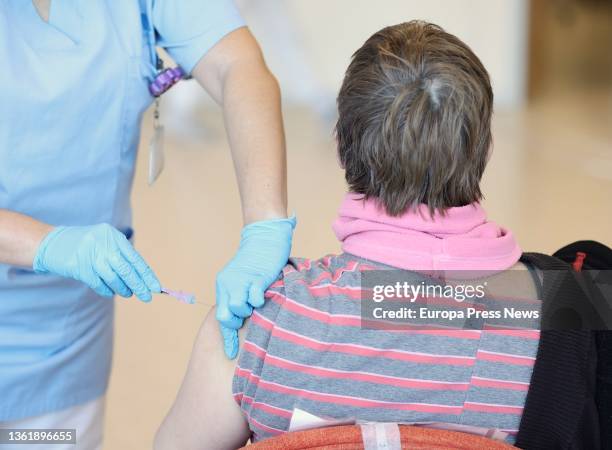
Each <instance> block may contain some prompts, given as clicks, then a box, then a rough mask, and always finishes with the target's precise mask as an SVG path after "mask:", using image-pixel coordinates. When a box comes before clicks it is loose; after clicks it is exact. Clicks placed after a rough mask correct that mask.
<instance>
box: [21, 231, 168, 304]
mask: <svg viewBox="0 0 612 450" xmlns="http://www.w3.org/2000/svg"><path fill="white" fill-rule="evenodd" d="M33 267H34V270H35V271H36V272H39V273H53V274H56V275H60V276H63V277H69V278H74V279H75V280H79V281H82V282H83V283H85V284H86V285H88V286H89V287H90V288H91V289H93V290H94V291H95V292H96V293H98V294H99V295H102V296H104V297H112V296H113V295H114V294H118V295H121V296H122V297H131V296H132V294H134V295H136V296H137V297H138V298H139V299H140V300H142V301H144V302H149V301H151V298H152V297H151V293H152V292H160V291H161V285H160V284H159V280H158V279H157V277H156V276H155V274H154V273H153V271H152V270H151V268H150V267H149V266H148V265H147V263H146V262H145V261H144V259H142V257H141V256H140V255H139V254H138V252H137V251H136V250H135V249H134V247H132V244H130V242H129V241H128V240H127V238H126V237H125V235H124V234H123V233H121V232H120V231H118V230H117V229H116V228H114V227H112V226H110V225H107V224H100V225H93V226H87V227H57V228H54V229H53V230H52V231H51V232H50V233H49V234H48V235H47V236H46V237H45V238H44V239H43V241H42V242H41V244H40V246H39V247H38V251H37V253H36V256H35V258H34V264H33Z"/></svg>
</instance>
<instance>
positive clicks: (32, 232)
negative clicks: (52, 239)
mask: <svg viewBox="0 0 612 450" xmlns="http://www.w3.org/2000/svg"><path fill="white" fill-rule="evenodd" d="M52 229H53V227H52V226H51V225H47V224H46V223H43V222H39V221H38V220H35V219H33V218H31V217H29V216H26V215H23V214H19V213H16V212H13V211H9V210H6V209H0V263H2V264H10V265H13V266H22V267H32V264H33V262H34V257H35V256H36V251H37V250H38V246H39V245H40V243H41V242H42V240H43V239H44V237H45V236H46V235H47V234H48V233H49V232H50V231H51V230H52Z"/></svg>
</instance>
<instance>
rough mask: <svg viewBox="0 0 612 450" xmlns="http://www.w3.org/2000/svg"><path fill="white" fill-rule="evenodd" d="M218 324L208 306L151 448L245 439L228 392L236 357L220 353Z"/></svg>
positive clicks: (220, 445) (227, 444)
mask: <svg viewBox="0 0 612 450" xmlns="http://www.w3.org/2000/svg"><path fill="white" fill-rule="evenodd" d="M218 327H219V325H218V323H217V321H216V320H215V311H214V308H212V309H211V311H209V313H208V315H207V316H206V319H205V320H204V323H203V324H202V327H201V328H200V331H199V333H198V336H197V339H196V342H195V344H194V347H193V351H192V354H191V359H190V361H189V367H188V368H187V373H186V374H185V378H184V379H183V383H182V385H181V388H180V390H179V393H178V395H177V397H176V400H175V402H174V405H173V406H172V408H171V409H170V412H169V413H168V415H167V417H166V419H165V420H164V422H163V423H162V425H161V427H160V429H159V431H158V433H157V436H156V439H155V449H156V450H170V449H181V450H188V449H199V448H215V449H226V448H227V449H235V448H238V447H240V446H242V445H244V444H245V443H246V441H247V440H248V438H249V428H248V424H247V423H246V420H245V418H244V416H243V414H242V412H241V410H240V407H239V406H238V404H237V403H236V402H235V401H234V398H233V396H232V380H233V375H234V369H235V365H236V361H235V360H234V361H230V360H228V359H227V358H226V357H225V354H224V353H223V344H222V341H221V336H220V333H219V328H218Z"/></svg>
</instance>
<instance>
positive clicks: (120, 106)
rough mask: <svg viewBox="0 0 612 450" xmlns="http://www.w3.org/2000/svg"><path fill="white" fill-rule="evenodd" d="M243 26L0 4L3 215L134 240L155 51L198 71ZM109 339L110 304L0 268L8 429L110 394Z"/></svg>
mask: <svg viewBox="0 0 612 450" xmlns="http://www.w3.org/2000/svg"><path fill="white" fill-rule="evenodd" d="M243 25H244V23H243V20H242V18H241V17H240V15H239V13H238V11H237V10H236V8H235V7H234V5H233V3H232V2H231V0H141V1H140V3H139V2H137V1H109V0H52V1H51V11H50V17H49V22H48V23H47V22H44V21H43V20H42V19H41V18H40V17H39V15H38V13H37V11H36V10H35V8H34V6H33V4H32V1H31V0H11V1H0V61H2V62H3V66H2V68H1V69H0V99H1V100H0V208H4V209H8V210H12V211H17V212H20V213H24V214H27V215H30V216H32V217H34V218H36V219H38V220H42V221H44V222H47V223H51V224H53V225H92V224H96V223H101V222H107V223H110V224H112V225H114V226H115V227H117V228H118V229H120V230H122V231H124V232H126V233H129V232H130V231H129V230H130V229H131V211H130V190H131V185H132V179H133V175H134V163H135V160H136V150H137V147H138V142H139V135H140V125H141V120H142V115H143V112H144V111H145V109H146V108H147V107H148V106H149V105H150V104H151V102H152V98H151V96H150V95H149V93H148V83H149V82H150V80H151V78H152V77H153V76H154V70H155V68H154V61H153V54H154V49H153V48H152V47H153V45H158V46H161V47H163V48H165V49H166V50H167V51H168V52H169V54H170V55H171V56H172V57H173V58H174V59H175V61H176V62H177V63H178V64H179V65H180V66H181V67H183V69H184V70H185V71H187V72H190V71H191V70H192V69H193V67H194V66H195V65H196V63H197V62H198V60H199V59H200V58H201V57H202V56H203V55H204V54H205V53H206V52H207V51H208V50H209V49H210V48H211V47H212V46H213V45H214V44H215V43H217V42H218V41H219V40H220V39H221V38H222V37H223V36H225V35H226V34H227V33H229V32H231V31H233V30H235V29H236V28H239V27H241V26H243ZM112 334H113V301H112V300H109V299H106V298H101V297H98V296H97V295H96V294H95V293H94V292H93V291H91V290H90V289H89V288H87V287H86V286H85V285H84V284H81V283H79V282H76V281H73V280H67V279H62V278H59V277H56V276H53V275H41V274H36V273H34V272H32V271H31V270H26V269H23V268H18V267H12V266H8V265H0V421H5V420H15V419H20V418H23V417H28V416H34V415H38V414H43V413H47V412H51V411H55V410H59V409H63V408H67V407H70V406H72V405H76V404H79V403H83V402H86V401H89V400H91V399H93V398H96V397H98V396H100V395H102V394H103V393H104V392H105V390H106V387H107V384H108V376H109V371H110V365H111V352H112Z"/></svg>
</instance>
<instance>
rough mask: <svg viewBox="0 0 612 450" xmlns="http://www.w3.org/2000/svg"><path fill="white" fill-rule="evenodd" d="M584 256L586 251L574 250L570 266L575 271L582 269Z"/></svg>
mask: <svg viewBox="0 0 612 450" xmlns="http://www.w3.org/2000/svg"><path fill="white" fill-rule="evenodd" d="M585 258H586V253H584V252H576V259H575V260H574V262H573V263H572V267H573V268H574V270H575V271H576V272H580V271H581V270H582V265H583V264H584V259H585Z"/></svg>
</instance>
